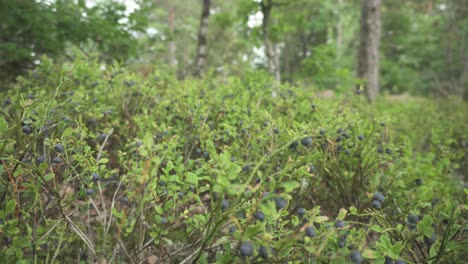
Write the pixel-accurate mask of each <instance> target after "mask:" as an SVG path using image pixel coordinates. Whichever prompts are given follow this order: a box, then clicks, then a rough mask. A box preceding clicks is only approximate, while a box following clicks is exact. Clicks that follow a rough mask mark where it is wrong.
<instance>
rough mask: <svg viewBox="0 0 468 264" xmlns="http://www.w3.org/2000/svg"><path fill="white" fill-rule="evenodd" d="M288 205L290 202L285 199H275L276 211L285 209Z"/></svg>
mask: <svg viewBox="0 0 468 264" xmlns="http://www.w3.org/2000/svg"><path fill="white" fill-rule="evenodd" d="M287 203H288V201H286V199H284V198H283V197H276V198H275V205H276V210H281V209H284V208H285V207H286V205H287Z"/></svg>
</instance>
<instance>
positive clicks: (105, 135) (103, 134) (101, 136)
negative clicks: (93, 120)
mask: <svg viewBox="0 0 468 264" xmlns="http://www.w3.org/2000/svg"><path fill="white" fill-rule="evenodd" d="M106 137H107V134H106V133H101V134H99V136H98V137H97V139H98V141H99V142H103V141H104V140H105V139H106Z"/></svg>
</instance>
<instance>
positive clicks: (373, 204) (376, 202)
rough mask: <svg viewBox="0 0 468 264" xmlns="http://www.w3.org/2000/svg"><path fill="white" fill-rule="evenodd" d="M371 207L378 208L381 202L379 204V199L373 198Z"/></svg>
mask: <svg viewBox="0 0 468 264" xmlns="http://www.w3.org/2000/svg"><path fill="white" fill-rule="evenodd" d="M372 207H374V208H375V209H380V207H381V204H380V202H379V201H377V200H373V201H372Z"/></svg>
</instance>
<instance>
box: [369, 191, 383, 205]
mask: <svg viewBox="0 0 468 264" xmlns="http://www.w3.org/2000/svg"><path fill="white" fill-rule="evenodd" d="M372 200H376V201H379V202H380V203H383V202H384V201H385V196H384V195H383V194H381V193H379V192H376V193H374V195H372Z"/></svg>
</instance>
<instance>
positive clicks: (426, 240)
mask: <svg viewBox="0 0 468 264" xmlns="http://www.w3.org/2000/svg"><path fill="white" fill-rule="evenodd" d="M436 240H437V235H436V233H432V236H431V237H428V236H424V243H426V244H427V245H429V246H430V245H432V244H434V243H435V242H436Z"/></svg>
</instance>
